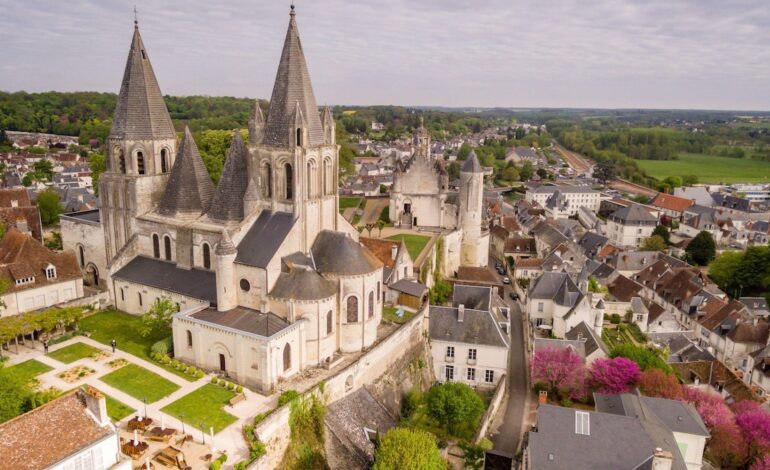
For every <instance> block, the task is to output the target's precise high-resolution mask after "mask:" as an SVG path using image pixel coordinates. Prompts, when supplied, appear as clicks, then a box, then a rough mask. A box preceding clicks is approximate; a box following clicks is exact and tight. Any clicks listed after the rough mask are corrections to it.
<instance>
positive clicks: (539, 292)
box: [527, 272, 604, 338]
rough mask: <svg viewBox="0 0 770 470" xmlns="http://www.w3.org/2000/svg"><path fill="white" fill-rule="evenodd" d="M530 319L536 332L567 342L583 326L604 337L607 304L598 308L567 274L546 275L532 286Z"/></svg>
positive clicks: (528, 304)
mask: <svg viewBox="0 0 770 470" xmlns="http://www.w3.org/2000/svg"><path fill="white" fill-rule="evenodd" d="M527 316H528V318H529V321H530V323H531V326H532V328H536V329H541V330H550V331H551V332H552V333H553V336H554V337H556V338H564V336H565V335H566V333H567V332H568V331H569V330H571V329H572V328H573V327H575V326H577V325H578V324H580V323H581V322H586V323H587V324H589V325H592V326H593V327H594V328H598V334H601V328H602V321H603V319H604V302H603V301H602V300H599V302H598V303H597V304H596V307H595V308H594V307H593V306H592V305H591V302H590V299H589V297H588V296H586V295H585V294H584V293H583V292H582V291H581V290H580V288H579V287H578V286H577V284H575V282H574V281H573V280H572V278H571V277H570V276H569V275H568V274H567V273H564V272H545V273H543V274H542V275H541V276H540V277H539V278H537V280H535V281H534V282H533V283H532V284H531V285H530V288H529V292H528V294H527Z"/></svg>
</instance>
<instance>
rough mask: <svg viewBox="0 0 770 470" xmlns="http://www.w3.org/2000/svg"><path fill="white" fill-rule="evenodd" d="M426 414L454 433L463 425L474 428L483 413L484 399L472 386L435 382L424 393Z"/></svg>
mask: <svg viewBox="0 0 770 470" xmlns="http://www.w3.org/2000/svg"><path fill="white" fill-rule="evenodd" d="M425 403H426V404H427V407H428V415H430V416H431V417H432V418H433V419H435V420H436V421H437V422H438V423H440V424H441V425H442V426H443V427H444V429H446V430H447V431H449V432H450V433H451V434H453V435H456V434H458V433H459V432H460V430H461V428H462V427H464V426H470V427H471V428H473V429H475V428H476V424H477V423H478V421H479V419H480V418H481V415H482V413H484V401H483V400H482V399H481V397H480V396H479V394H478V393H476V392H475V391H474V390H473V389H472V388H470V387H469V386H467V385H465V384H463V383H457V382H446V383H443V384H437V385H434V386H433V387H431V389H430V390H428V393H427V394H426V395H425Z"/></svg>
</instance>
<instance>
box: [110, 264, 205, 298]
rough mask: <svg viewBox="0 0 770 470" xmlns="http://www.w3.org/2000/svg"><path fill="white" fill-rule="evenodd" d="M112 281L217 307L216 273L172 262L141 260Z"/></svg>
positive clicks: (123, 269) (128, 265) (116, 275)
mask: <svg viewBox="0 0 770 470" xmlns="http://www.w3.org/2000/svg"><path fill="white" fill-rule="evenodd" d="M112 277H113V278H114V279H118V280H124V281H129V282H133V283H135V284H140V285H143V286H150V287H155V288H157V289H161V290H166V291H169V292H175V293H177V294H181V295H185V296H187V297H192V298H193V299H199V300H204V301H208V302H209V303H210V304H211V305H216V303H217V285H216V275H215V274H214V272H213V271H206V270H203V269H197V268H192V269H182V268H178V267H176V265H175V264H173V263H169V262H168V261H161V260H159V259H155V258H147V257H145V256H137V257H136V258H134V259H132V260H131V261H129V262H128V263H127V264H126V265H125V266H123V267H122V268H120V270H118V272H116V273H115V274H114V275H113V276H112Z"/></svg>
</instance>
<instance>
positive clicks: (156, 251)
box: [152, 233, 160, 258]
mask: <svg viewBox="0 0 770 470" xmlns="http://www.w3.org/2000/svg"><path fill="white" fill-rule="evenodd" d="M152 256H154V257H155V258H160V237H158V234H157V233H153V234H152Z"/></svg>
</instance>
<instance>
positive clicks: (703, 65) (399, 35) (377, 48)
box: [0, 0, 770, 109]
mask: <svg viewBox="0 0 770 470" xmlns="http://www.w3.org/2000/svg"><path fill="white" fill-rule="evenodd" d="M285 3H287V2H267V1H262V2H259V3H257V2H249V1H246V0H232V1H229V2H216V4H215V3H214V2H209V1H203V0H189V1H186V2H179V1H178V0H177V1H171V0H155V1H153V2H144V3H138V5H137V6H138V9H139V21H140V28H141V31H142V35H143V38H144V40H145V44H146V46H147V49H148V53H149V54H150V57H151V59H152V61H153V66H154V68H155V71H156V74H157V75H158V78H159V80H160V83H161V87H162V89H163V91H164V93H169V94H182V95H186V94H206V95H231V96H251V97H255V96H259V97H262V98H267V97H269V95H270V90H271V87H272V82H273V80H274V77H275V67H276V65H277V63H278V57H279V55H280V50H281V45H282V42H283V38H284V36H285V32H286V25H287V22H288V15H287V13H288V9H287V5H286V4H285ZM132 9H133V2H130V3H129V2H122V1H115V0H109V1H104V0H102V1H98V0H72V1H68V2H60V1H53V0H49V1H43V0H27V1H25V2H15V1H12V0H0V11H3V12H4V14H3V15H2V16H0V44H3V62H4V63H3V64H2V65H0V89H4V90H19V89H25V90H28V91H39V90H49V89H54V90H100V91H117V90H118V88H119V83H120V77H121V76H122V73H123V66H124V63H125V57H126V53H127V51H128V46H129V42H130V37H131V28H132V21H133V12H132ZM297 12H298V15H297V20H298V22H299V27H300V33H301V37H302V40H303V47H304V49H305V53H306V56H307V59H308V63H309V66H310V71H311V76H312V78H313V84H314V88H315V92H316V97H317V99H318V101H319V102H321V103H330V104H405V105H408V104H413V105H445V106H515V107H540V106H548V107H644V108H651V107H652V108H671V107H677V108H727V109H770V79H769V78H768V77H770V47H768V44H770V9H768V8H766V5H765V4H764V2H763V1H762V0H752V1H749V0H743V1H742V0H737V1H733V2H721V1H717V0H681V1H678V2H670V1H662V0H639V1H635V0H595V1H593V2H590V3H588V2H580V1H577V0H574V1H573V0H553V1H530V0H479V1H476V2H468V1H465V0H463V1H460V0H420V1H417V2H415V1H413V0H411V1H407V0H390V1H385V2H383V1H374V0H357V1H356V2H350V1H345V0H318V1H314V2H310V1H304V0H303V1H297Z"/></svg>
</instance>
